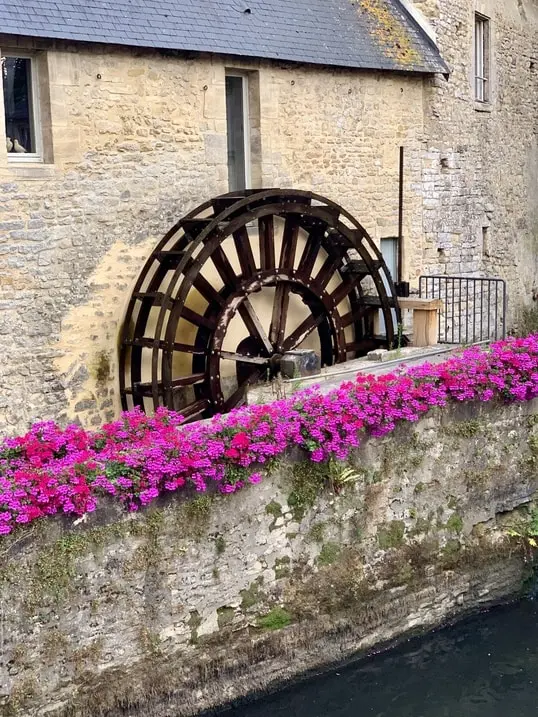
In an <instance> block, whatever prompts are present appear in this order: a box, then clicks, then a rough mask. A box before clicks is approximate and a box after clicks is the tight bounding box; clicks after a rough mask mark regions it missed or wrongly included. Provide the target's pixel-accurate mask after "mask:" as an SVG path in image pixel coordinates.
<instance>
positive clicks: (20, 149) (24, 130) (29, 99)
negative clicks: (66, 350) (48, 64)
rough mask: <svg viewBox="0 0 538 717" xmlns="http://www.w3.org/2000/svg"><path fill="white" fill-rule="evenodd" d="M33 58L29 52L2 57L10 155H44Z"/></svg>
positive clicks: (18, 157) (26, 157)
mask: <svg viewBox="0 0 538 717" xmlns="http://www.w3.org/2000/svg"><path fill="white" fill-rule="evenodd" d="M36 80H37V78H36V71H35V62H34V59H33V58H31V57H28V56H26V57H25V56H21V55H17V56H10V55H8V56H6V57H3V58H2V81H3V88H4V113H5V123H6V147H7V151H8V159H9V160H13V161H21V160H25V161H29V160H33V161H35V160H36V159H41V137H40V134H39V116H38V91H37V81H36Z"/></svg>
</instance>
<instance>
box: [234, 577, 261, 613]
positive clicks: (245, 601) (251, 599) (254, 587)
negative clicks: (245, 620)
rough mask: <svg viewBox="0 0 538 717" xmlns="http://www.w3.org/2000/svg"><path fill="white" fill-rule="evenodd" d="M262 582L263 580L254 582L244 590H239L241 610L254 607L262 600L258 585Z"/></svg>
mask: <svg viewBox="0 0 538 717" xmlns="http://www.w3.org/2000/svg"><path fill="white" fill-rule="evenodd" d="M262 582H263V578H258V579H257V580H255V581H254V582H253V583H251V585H250V586H249V587H248V588H247V589H246V590H241V591H240V592H239V594H240V595H241V607H242V608H243V610H248V609H249V608H251V607H254V605H256V604H257V603H258V602H260V600H261V599H262V598H263V593H262V592H260V585H261V583H262Z"/></svg>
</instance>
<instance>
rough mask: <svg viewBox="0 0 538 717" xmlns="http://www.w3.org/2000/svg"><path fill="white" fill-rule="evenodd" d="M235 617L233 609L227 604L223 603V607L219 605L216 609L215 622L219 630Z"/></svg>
mask: <svg viewBox="0 0 538 717" xmlns="http://www.w3.org/2000/svg"><path fill="white" fill-rule="evenodd" d="M234 617H235V610H234V609H233V607H229V606H228V605H224V606H223V607H219V609H218V610H217V623H218V626H219V630H222V629H223V628H225V627H228V626H229V625H231V624H232V622H233V620H234Z"/></svg>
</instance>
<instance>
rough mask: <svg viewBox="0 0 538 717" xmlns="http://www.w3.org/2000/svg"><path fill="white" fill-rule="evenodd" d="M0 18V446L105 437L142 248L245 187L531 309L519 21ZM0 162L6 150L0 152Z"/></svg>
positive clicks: (214, 10) (36, 6)
mask: <svg viewBox="0 0 538 717" xmlns="http://www.w3.org/2000/svg"><path fill="white" fill-rule="evenodd" d="M177 5H178V6H177V7H174V6H173V4H170V3H168V2H164V0H162V1H159V0H155V2H153V3H151V9H150V6H149V4H146V3H126V2H119V3H106V2H104V1H103V2H101V1H100V0H99V1H98V2H94V3H93V4H92V5H91V7H90V6H86V4H85V3H83V2H81V0H71V2H67V0H56V1H55V2H52V1H51V0H28V1H27V2H25V4H24V7H22V6H21V4H20V3H19V2H17V1H16V0H1V1H0V31H1V32H0V53H1V56H2V58H3V60H2V66H3V103H4V108H5V112H4V114H5V119H6V121H5V123H0V148H1V150H0V213H1V215H0V306H1V314H0V336H1V346H2V350H1V361H0V433H12V432H15V431H20V430H23V429H24V428H25V427H27V426H28V424H29V423H30V422H31V421H33V420H36V419H48V418H54V419H59V420H61V421H66V420H74V419H77V420H80V421H81V422H82V423H83V424H84V425H88V426H92V425H97V424H99V423H100V422H102V421H104V420H108V419H110V418H112V417H113V416H115V415H117V413H118V411H119V408H120V404H119V398H118V387H117V382H118V370H117V355H118V337H119V332H120V328H121V324H122V320H123V316H124V314H125V308H126V305H127V302H128V299H129V296H130V292H131V290H132V287H133V284H134V282H135V279H136V277H137V275H138V273H139V271H140V268H141V266H142V265H143V263H144V261H145V259H146V257H147V256H148V255H149V253H150V252H151V250H152V249H153V247H154V246H155V244H156V243H157V242H158V240H159V239H160V237H161V236H162V235H163V234H164V233H165V232H166V231H167V230H168V229H169V228H170V226H172V225H173V224H174V223H175V222H176V221H177V220H178V219H179V217H181V216H182V215H184V214H185V213H186V212H187V211H189V210H190V209H192V208H193V207H194V206H196V205H198V204H200V203H201V202H202V201H204V200H206V199H208V198H210V197H212V196H215V195H217V194H221V193H223V192H226V191H228V189H229V188H232V189H235V188H238V187H241V186H244V185H245V184H248V185H249V186H252V187H294V188H297V189H305V190H313V191H315V192H318V193H320V194H322V195H325V196H327V197H330V198H331V199H334V200H335V201H337V202H338V203H339V204H341V205H342V206H343V207H345V208H346V209H347V210H349V211H350V212H351V213H352V214H353V215H355V216H356V217H357V218H358V219H359V220H360V222H361V223H362V224H363V225H364V227H365V228H366V229H367V230H368V232H369V233H370V235H371V236H372V237H373V238H374V240H375V241H376V242H377V243H378V244H379V245H380V246H381V249H382V250H383V251H384V253H385V254H386V255H387V257H390V256H392V255H393V253H394V239H393V237H395V236H396V235H397V234H398V208H399V207H398V199H399V197H398V194H399V191H398V190H399V186H398V184H399V151H400V147H404V150H405V165H404V175H403V180H404V181H403V188H404V193H403V197H404V199H403V207H402V208H403V236H404V237H405V249H404V251H403V265H402V267H401V273H402V276H403V278H404V279H407V280H409V281H410V283H411V286H412V287H416V286H417V281H418V277H419V275H423V274H431V273H435V274H447V275H461V274H467V275H468V274H477V275H489V276H500V277H502V278H503V279H506V280H507V282H508V286H509V297H510V312H509V321H514V319H515V317H516V316H517V312H518V310H519V309H520V307H522V306H524V305H530V304H532V299H533V294H534V293H535V291H536V290H537V287H536V285H535V276H536V256H537V251H536V244H537V242H538V202H537V201H536V197H537V195H538V192H537V190H538V146H537V118H538V85H537V79H538V2H537V0H442V1H441V0H416V1H415V2H413V3H412V2H410V0H350V2H349V3H340V2H338V1H337V0H309V2H307V1H306V0H298V1H297V2H295V3H289V2H287V1H286V0H250V1H249V0H230V2H215V1H214V0H191V1H190V2H189V3H178V4H177ZM4 147H5V149H4Z"/></svg>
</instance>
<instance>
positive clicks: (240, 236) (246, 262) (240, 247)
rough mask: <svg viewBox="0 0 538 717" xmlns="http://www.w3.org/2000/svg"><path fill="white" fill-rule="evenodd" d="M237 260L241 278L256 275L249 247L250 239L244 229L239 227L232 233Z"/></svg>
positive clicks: (252, 255)
mask: <svg viewBox="0 0 538 717" xmlns="http://www.w3.org/2000/svg"><path fill="white" fill-rule="evenodd" d="M233 240H234V244H235V249H236V251H237V258H238V259H239V266H240V267H241V273H242V274H243V277H248V276H252V275H253V274H255V273H256V262H255V261H254V254H253V253H252V247H251V246H250V237H249V234H248V230H247V228H246V227H241V228H240V229H238V230H237V231H235V232H234V233H233Z"/></svg>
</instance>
